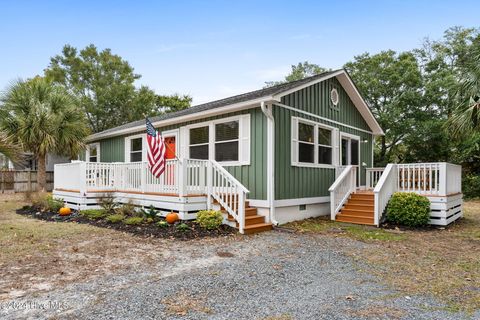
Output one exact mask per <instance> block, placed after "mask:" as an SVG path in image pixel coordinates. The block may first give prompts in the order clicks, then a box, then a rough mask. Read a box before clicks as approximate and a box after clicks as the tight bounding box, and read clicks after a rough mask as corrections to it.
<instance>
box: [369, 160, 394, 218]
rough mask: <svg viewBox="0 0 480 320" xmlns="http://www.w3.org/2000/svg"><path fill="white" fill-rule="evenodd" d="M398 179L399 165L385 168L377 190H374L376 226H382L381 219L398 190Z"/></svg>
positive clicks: (376, 187) (390, 165)
mask: <svg viewBox="0 0 480 320" xmlns="http://www.w3.org/2000/svg"><path fill="white" fill-rule="evenodd" d="M397 178H398V176H397V165H395V164H389V165H387V167H386V168H385V171H383V174H382V175H381V177H380V179H379V180H378V183H377V185H376V186H375V189H373V194H374V205H375V206H374V211H373V212H374V215H373V222H374V224H375V225H376V226H378V225H379V224H380V219H381V217H382V215H383V212H384V211H385V208H386V207H387V204H388V201H389V200H390V197H391V196H392V195H393V193H394V192H395V191H396V190H397Z"/></svg>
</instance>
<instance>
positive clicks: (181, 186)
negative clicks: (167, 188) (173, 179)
mask: <svg viewBox="0 0 480 320" xmlns="http://www.w3.org/2000/svg"><path fill="white" fill-rule="evenodd" d="M187 163H188V162H187V159H181V160H180V162H179V169H180V170H178V194H179V196H180V197H183V196H185V195H186V190H187Z"/></svg>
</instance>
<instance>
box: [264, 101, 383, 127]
mask: <svg viewBox="0 0 480 320" xmlns="http://www.w3.org/2000/svg"><path fill="white" fill-rule="evenodd" d="M273 105H275V106H278V107H281V108H285V109H287V110H291V111H295V112H298V113H302V114H304V115H307V116H309V117H312V118H317V119H320V120H323V121H328V122H331V123H334V124H336V125H340V126H344V127H346V128H350V129H354V130H358V131H361V132H365V133H369V134H374V133H373V132H372V131H368V130H365V129H361V128H357V127H354V126H351V125H349V124H345V123H342V122H338V121H335V120H332V119H328V118H325V117H322V116H319V115H316V114H314V113H310V112H308V111H303V110H300V109H297V108H294V107H291V106H288V105H286V104H283V103H279V102H274V104H273ZM300 119H304V118H300ZM307 120H308V119H307ZM310 121H312V120H310ZM322 125H326V124H324V123H322Z"/></svg>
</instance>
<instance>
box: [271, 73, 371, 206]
mask: <svg viewBox="0 0 480 320" xmlns="http://www.w3.org/2000/svg"><path fill="white" fill-rule="evenodd" d="M332 85H333V86H335V87H336V88H337V90H338V92H339V96H340V102H339V105H338V106H337V107H335V108H333V107H332V106H331V103H330V90H331V88H332ZM281 102H282V103H283V104H286V105H288V106H291V107H295V108H298V109H300V110H303V111H306V112H309V113H312V114H315V115H319V116H322V117H325V118H328V119H332V120H335V121H338V122H341V123H344V124H347V125H350V126H354V127H357V128H361V129H364V130H369V127H368V125H367V123H366V122H365V120H364V119H363V117H362V116H361V114H360V113H359V112H358V110H357V109H356V107H355V105H354V104H353V103H352V101H351V100H350V99H349V97H348V95H347V93H346V92H345V91H344V90H343V88H342V87H341V85H340V84H339V83H338V81H337V80H336V79H330V80H328V81H324V82H321V83H318V84H315V85H312V86H310V87H307V88H305V89H302V90H299V91H296V92H294V93H292V94H289V95H287V96H285V97H283V98H282V101H281ZM274 117H275V141H276V143H275V199H277V200H281V199H295V198H310V197H322V196H329V192H328V188H329V187H330V186H331V184H332V183H333V181H334V180H335V169H330V168H307V167H295V166H292V165H291V119H292V117H299V118H304V119H308V120H312V121H315V122H318V123H324V124H327V125H330V126H332V127H336V128H339V130H340V131H341V132H345V133H350V134H354V135H357V136H360V140H361V141H363V140H368V142H367V143H362V142H361V143H360V164H361V163H362V162H365V163H366V164H367V167H371V166H372V139H373V136H372V134H370V133H367V132H363V131H359V130H356V129H352V128H348V127H345V126H341V125H337V124H333V123H332V122H329V121H324V120H320V119H318V118H316V117H311V116H307V115H305V114H303V113H300V112H296V111H291V110H288V109H285V108H281V107H279V106H276V107H274ZM360 173H361V178H360V179H361V180H360V181H361V184H365V167H361V170H360Z"/></svg>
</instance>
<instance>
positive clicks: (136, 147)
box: [130, 137, 143, 162]
mask: <svg viewBox="0 0 480 320" xmlns="http://www.w3.org/2000/svg"><path fill="white" fill-rule="evenodd" d="M142 154H143V139H142V138H141V137H140V138H134V139H131V140H130V162H141V161H142Z"/></svg>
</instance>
